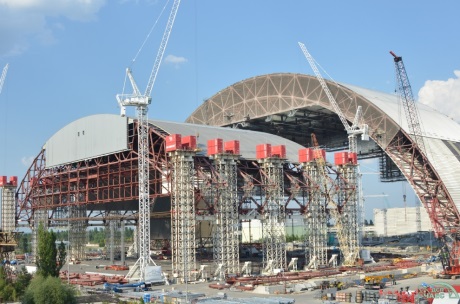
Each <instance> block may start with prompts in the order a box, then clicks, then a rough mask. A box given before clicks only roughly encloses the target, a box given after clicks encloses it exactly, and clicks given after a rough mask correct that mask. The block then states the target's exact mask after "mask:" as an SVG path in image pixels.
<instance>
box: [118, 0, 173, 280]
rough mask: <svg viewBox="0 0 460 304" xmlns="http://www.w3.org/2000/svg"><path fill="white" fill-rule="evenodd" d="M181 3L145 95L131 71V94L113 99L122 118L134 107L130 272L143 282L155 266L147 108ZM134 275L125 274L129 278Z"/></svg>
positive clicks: (158, 55) (127, 71)
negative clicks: (134, 214)
mask: <svg viewBox="0 0 460 304" xmlns="http://www.w3.org/2000/svg"><path fill="white" fill-rule="evenodd" d="M179 4H180V0H175V1H174V3H173V5H172V8H171V12H170V14H169V18H168V21H167V24H166V29H165V31H164V33H163V38H162V40H161V44H160V47H159V49H158V53H157V56H156V59H155V63H154V66H153V69H152V72H151V74H150V79H149V81H148V84H147V88H146V90H145V93H144V94H141V92H140V90H139V88H138V86H137V84H136V82H135V80H134V77H133V75H132V73H131V70H130V69H127V70H126V73H127V76H128V78H129V80H130V82H131V86H132V88H133V93H132V94H118V95H117V96H116V98H117V101H118V104H119V105H120V109H121V116H125V115H126V110H125V107H126V106H135V107H136V109H137V136H138V146H137V148H138V174H139V177H138V179H139V181H138V182H139V222H138V224H139V234H138V236H139V259H138V260H137V262H136V264H135V266H134V267H133V268H132V269H133V272H134V271H136V270H137V269H139V280H140V281H143V282H145V280H146V268H147V266H148V264H149V262H151V263H153V264H155V263H154V262H153V261H152V259H151V258H150V178H149V136H148V134H149V125H148V115H147V112H148V106H149V105H150V103H151V101H152V98H151V93H152V89H153V85H154V82H155V79H156V76H157V74H158V70H159V68H160V64H161V61H162V58H163V54H164V52H165V50H166V45H167V43H168V39H169V36H170V34H171V30H172V27H173V24H174V20H175V18H176V14H177V10H178V9H179ZM132 275H133V274H132V273H131V271H130V273H128V275H127V276H128V277H129V276H132Z"/></svg>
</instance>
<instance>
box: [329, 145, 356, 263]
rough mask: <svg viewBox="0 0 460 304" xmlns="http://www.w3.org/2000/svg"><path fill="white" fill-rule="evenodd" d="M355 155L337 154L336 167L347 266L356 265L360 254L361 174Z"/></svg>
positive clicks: (341, 245)
mask: <svg viewBox="0 0 460 304" xmlns="http://www.w3.org/2000/svg"><path fill="white" fill-rule="evenodd" d="M353 155H355V153H348V154H347V153H346V152H342V153H337V154H336V156H335V158H336V165H337V171H338V173H339V176H340V177H341V178H339V190H338V192H337V196H338V204H339V206H340V209H341V212H340V213H339V216H340V217H341V219H342V225H343V233H344V236H345V240H344V241H345V243H346V244H339V245H340V247H341V248H344V249H345V250H343V249H342V253H344V252H347V255H349V256H344V257H343V262H344V264H346V265H354V264H355V263H356V259H358V258H359V254H360V243H361V242H360V230H361V228H360V221H359V219H360V210H359V199H358V193H359V190H358V187H359V174H358V163H357V158H356V156H353Z"/></svg>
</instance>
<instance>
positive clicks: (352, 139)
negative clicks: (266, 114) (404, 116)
mask: <svg viewBox="0 0 460 304" xmlns="http://www.w3.org/2000/svg"><path fill="white" fill-rule="evenodd" d="M298 43H299V46H300V48H301V49H302V52H303V54H304V55H305V57H306V58H307V60H308V63H309V64H310V66H311V68H312V70H313V72H314V73H315V75H316V79H318V81H319V83H320V84H321V87H322V88H323V90H324V92H325V93H326V95H327V98H328V99H329V102H330V103H331V105H332V108H333V109H334V112H335V113H336V114H337V115H338V116H339V118H340V121H341V122H342V124H343V126H344V127H345V130H346V131H347V134H348V144H349V150H350V152H355V153H356V152H357V151H358V144H357V141H356V135H358V134H361V139H362V140H369V134H368V133H369V131H368V130H369V128H368V126H367V125H366V124H362V125H359V121H360V120H361V117H362V109H361V106H358V107H357V109H356V114H355V118H354V119H353V124H352V125H351V126H350V124H349V123H348V121H347V118H346V117H345V115H344V114H343V112H342V110H341V109H340V107H339V105H338V104H337V101H336V100H335V98H334V96H332V93H331V90H329V87H328V86H327V84H326V81H324V78H323V76H322V75H321V72H320V71H319V70H318V68H317V67H316V64H315V60H314V59H313V57H312V56H311V54H310V53H309V52H308V50H307V47H306V46H305V44H303V43H302V42H298Z"/></svg>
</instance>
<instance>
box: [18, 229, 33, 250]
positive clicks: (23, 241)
mask: <svg viewBox="0 0 460 304" xmlns="http://www.w3.org/2000/svg"><path fill="white" fill-rule="evenodd" d="M30 240H31V234H30V233H23V234H21V238H20V241H19V246H18V247H19V250H18V251H20V252H22V253H26V252H29V249H30V248H29V244H30Z"/></svg>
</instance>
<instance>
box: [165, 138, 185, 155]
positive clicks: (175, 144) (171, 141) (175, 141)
mask: <svg viewBox="0 0 460 304" xmlns="http://www.w3.org/2000/svg"><path fill="white" fill-rule="evenodd" d="M181 138H182V136H181V135H180V134H171V135H168V136H166V152H171V151H176V150H179V149H181V148H182V140H181Z"/></svg>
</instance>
